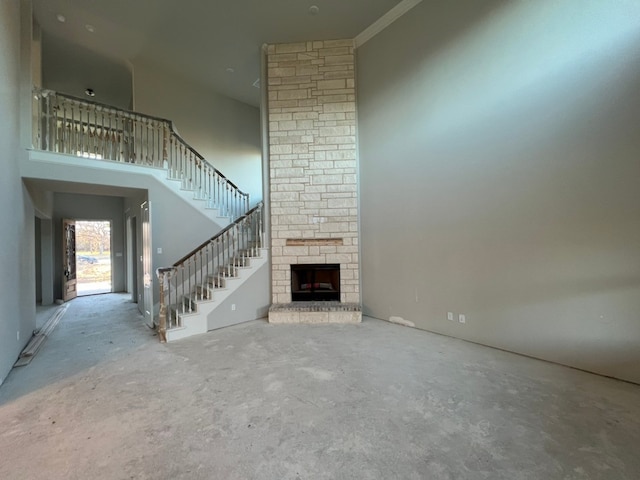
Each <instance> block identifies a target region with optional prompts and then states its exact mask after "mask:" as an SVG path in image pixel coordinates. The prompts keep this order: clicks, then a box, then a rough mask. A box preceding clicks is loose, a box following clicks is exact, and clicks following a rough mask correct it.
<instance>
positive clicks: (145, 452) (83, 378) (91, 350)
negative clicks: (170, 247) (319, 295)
mask: <svg viewBox="0 0 640 480" xmlns="http://www.w3.org/2000/svg"><path fill="white" fill-rule="evenodd" d="M0 425H1V426H2V428H1V429H0V478H2V479H4V480H9V479H26V478H28V479H48V480H50V479H83V480H84V479H89V478H90V479H128V478H135V479H224V480H227V479H385V480H387V479H435V480H439V479H492V480H493V479H508V480H518V479H523V480H524V479H526V480H531V479H544V480H550V479H567V480H569V479H571V480H574V479H575V480H578V479H606V480H615V479H634V480H637V479H638V478H640V455H638V453H639V452H640V450H639V448H640V447H639V446H640V386H637V385H631V384H628V383H623V382H619V381H615V380H611V379H607V378H602V377H598V376H595V375H591V374H588V373H584V372H579V371H576V370H572V369H569V368H565V367H561V366H558V365H553V364H549V363H545V362H541V361H537V360H532V359H529V358H524V357H521V356H518V355H513V354H509V353H505V352H502V351H498V350H493V349H490V348H485V347H481V346H478V345H473V344H470V343H466V342H463V341H459V340H456V339H452V338H447V337H442V336H438V335H433V334H430V333H427V332H422V331H418V330H414V329H410V328H407V327H402V326H398V325H392V324H389V323H386V322H382V321H378V320H372V319H367V318H365V321H364V322H363V323H362V324H360V325H308V326H305V325H269V324H267V323H265V322H262V321H256V322H250V323H245V324H242V325H238V326H235V327H230V328H226V329H222V330H218V331H216V332H211V333H208V334H206V335H202V336H199V337H193V338H190V339H187V340H183V341H180V342H176V343H174V344H170V345H161V344H159V343H158V342H157V338H156V337H155V336H154V335H153V332H152V331H150V330H148V329H147V328H146V327H144V326H143V324H142V318H141V317H140V316H139V315H138V312H137V309H136V306H135V305H134V304H132V303H130V302H129V301H128V296H125V295H100V296H95V297H83V298H78V299H76V300H74V301H73V302H72V304H71V306H70V308H69V310H68V311H67V313H66V315H65V317H64V318H63V319H62V321H61V322H60V324H59V325H58V327H57V329H56V331H55V332H54V333H53V335H52V336H51V338H49V339H48V340H47V342H46V343H45V345H44V346H43V347H42V349H41V350H40V352H39V353H38V356H37V357H36V358H35V359H34V360H33V361H32V362H31V364H30V365H29V366H27V367H22V368H20V369H14V371H13V372H12V373H11V375H10V376H9V377H8V379H7V380H6V381H5V383H4V384H3V385H2V387H0Z"/></svg>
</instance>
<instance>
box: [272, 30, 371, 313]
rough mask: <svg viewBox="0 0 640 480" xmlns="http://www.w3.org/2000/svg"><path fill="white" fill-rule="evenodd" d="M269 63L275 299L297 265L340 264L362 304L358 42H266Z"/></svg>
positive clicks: (282, 298)
mask: <svg viewBox="0 0 640 480" xmlns="http://www.w3.org/2000/svg"><path fill="white" fill-rule="evenodd" d="M267 61H268V73H267V88H268V117H269V154H270V155H269V162H270V167H269V170H270V215H271V259H272V269H273V270H272V282H273V284H272V291H273V304H274V306H276V305H282V304H287V303H290V302H291V268H290V266H291V265H292V264H305V263H307V264H309V263H338V264H340V292H341V293H340V300H341V302H343V303H352V304H358V305H359V304H360V289H359V284H360V282H359V263H358V262H359V255H358V244H359V242H358V210H357V209H358V199H357V178H356V172H357V166H356V99H355V71H354V68H355V63H354V44H353V41H352V40H330V41H313V42H304V43H292V44H281V45H269V46H268V47H267ZM301 239H302V240H307V241H308V242H307V243H305V241H302V242H301V241H300V240H301ZM325 240H326V241H325ZM287 243H289V244H290V245H287ZM294 243H295V244H296V245H291V244H294ZM272 310H277V309H273V308H272ZM270 319H271V316H270Z"/></svg>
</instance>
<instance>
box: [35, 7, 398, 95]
mask: <svg viewBox="0 0 640 480" xmlns="http://www.w3.org/2000/svg"><path fill="white" fill-rule="evenodd" d="M398 3H400V0H33V8H34V16H35V18H36V21H37V22H38V23H39V24H40V26H41V28H42V30H43V31H44V32H45V34H47V35H48V36H50V37H55V38H59V39H62V40H65V41H67V42H73V43H77V44H81V45H83V46H84V47H86V48H88V49H90V50H93V51H95V52H97V53H100V54H103V55H108V56H111V57H115V58H118V59H122V60H127V61H130V62H133V63H135V62H146V63H149V64H152V65H155V66H158V67H160V68H162V69H166V70H169V71H173V72H177V73H179V74H180V75H182V76H184V77H187V78H189V79H193V81H195V82H199V83H202V84H205V85H207V86H209V87H211V88H212V89H213V90H215V91H217V92H219V93H222V94H224V95H227V96H229V97H231V98H235V99H237V100H240V101H243V102H246V103H249V104H251V105H258V103H259V99H260V93H259V90H258V88H256V87H255V86H253V84H254V82H255V81H256V80H257V79H258V78H259V76H260V47H261V45H262V44H264V43H285V42H296V41H303V40H324V39H335V38H353V37H355V36H356V35H358V34H359V33H361V32H362V31H363V30H364V29H365V28H367V27H368V26H369V25H371V24H372V23H373V22H375V21H376V20H378V19H379V18H380V17H381V16H383V15H384V14H385V13H387V12H388V11H389V10H390V9H391V8H393V7H394V6H395V5H397V4H398ZM61 20H64V21H61Z"/></svg>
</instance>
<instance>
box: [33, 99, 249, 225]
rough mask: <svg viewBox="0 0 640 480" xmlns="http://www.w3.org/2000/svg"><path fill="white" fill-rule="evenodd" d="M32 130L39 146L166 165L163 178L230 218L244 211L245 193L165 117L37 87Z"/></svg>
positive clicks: (57, 151) (247, 206) (51, 149)
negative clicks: (177, 184)
mask: <svg viewBox="0 0 640 480" xmlns="http://www.w3.org/2000/svg"><path fill="white" fill-rule="evenodd" d="M33 132H34V139H33V145H34V148H36V149H38V150H44V151H47V152H55V153H63V154H68V155H74V156H78V157H85V158H91V159H97V160H109V161H115V162H121V163H127V164H135V165H142V166H148V167H156V168H162V169H165V170H166V171H167V176H168V178H170V179H173V180H179V181H180V182H181V188H183V189H185V190H192V191H193V192H194V197H195V198H197V199H200V200H204V201H205V202H206V205H207V207H209V208H216V209H218V210H219V212H220V215H221V216H228V217H230V218H231V220H234V219H236V218H238V217H240V216H242V215H244V214H245V212H247V210H248V209H249V195H248V194H246V193H244V192H242V191H240V189H238V187H237V186H236V185H234V184H233V182H231V181H230V180H229V179H227V178H226V177H225V176H224V175H223V174H222V173H220V172H219V171H218V170H217V169H216V168H215V167H213V166H212V165H211V164H209V163H208V162H207V161H206V160H205V159H204V158H203V157H202V155H200V154H199V153H198V152H196V151H195V150H194V149H193V148H192V147H191V146H190V145H189V144H187V142H185V141H184V139H183V138H182V137H180V135H178V133H177V132H176V131H175V129H174V127H173V123H172V122H171V121H169V120H165V119H163V118H158V117H153V116H150V115H144V114H142V113H137V112H131V111H127V110H121V109H119V108H115V107H111V106H109V105H103V104H100V103H96V102H91V101H87V100H83V99H80V98H76V97H72V96H69V95H65V94H62V93H57V92H54V91H51V90H41V89H39V90H36V91H34V128H33Z"/></svg>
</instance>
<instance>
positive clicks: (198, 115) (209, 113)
mask: <svg viewBox="0 0 640 480" xmlns="http://www.w3.org/2000/svg"><path fill="white" fill-rule="evenodd" d="M134 78H135V81H134V99H135V109H136V110H137V111H139V112H142V113H147V114H150V115H155V116H158V117H162V118H166V119H168V120H172V121H173V122H174V125H175V127H176V128H177V129H178V132H179V133H180V135H181V136H182V137H183V138H184V139H185V140H186V141H187V143H189V144H190V145H191V146H192V147H193V148H195V149H196V150H197V151H198V152H199V153H200V154H201V155H203V156H204V157H205V158H206V159H207V160H208V161H209V162H210V163H211V164H213V166H214V167H216V168H217V169H218V170H220V171H221V172H222V173H223V174H224V175H225V176H226V177H227V178H229V179H230V180H231V181H232V182H233V183H235V184H236V185H237V186H238V187H239V188H240V190H242V191H243V192H245V193H248V194H249V195H250V197H251V204H252V205H255V204H256V203H258V202H259V201H261V200H262V160H261V158H262V153H261V146H260V112H259V110H258V108H256V107H253V106H251V105H247V104H245V103H242V102H238V101H237V100H233V99H231V98H228V97H225V96H223V95H220V94H218V93H216V92H215V91H213V90H211V89H210V88H207V87H206V86H203V85H202V84H199V83H195V82H194V81H192V80H189V79H186V78H183V77H179V76H177V75H175V74H173V73H168V72H166V71H164V70H159V69H157V68H156V67H153V66H150V65H147V64H143V63H139V62H137V63H135V65H134Z"/></svg>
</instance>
